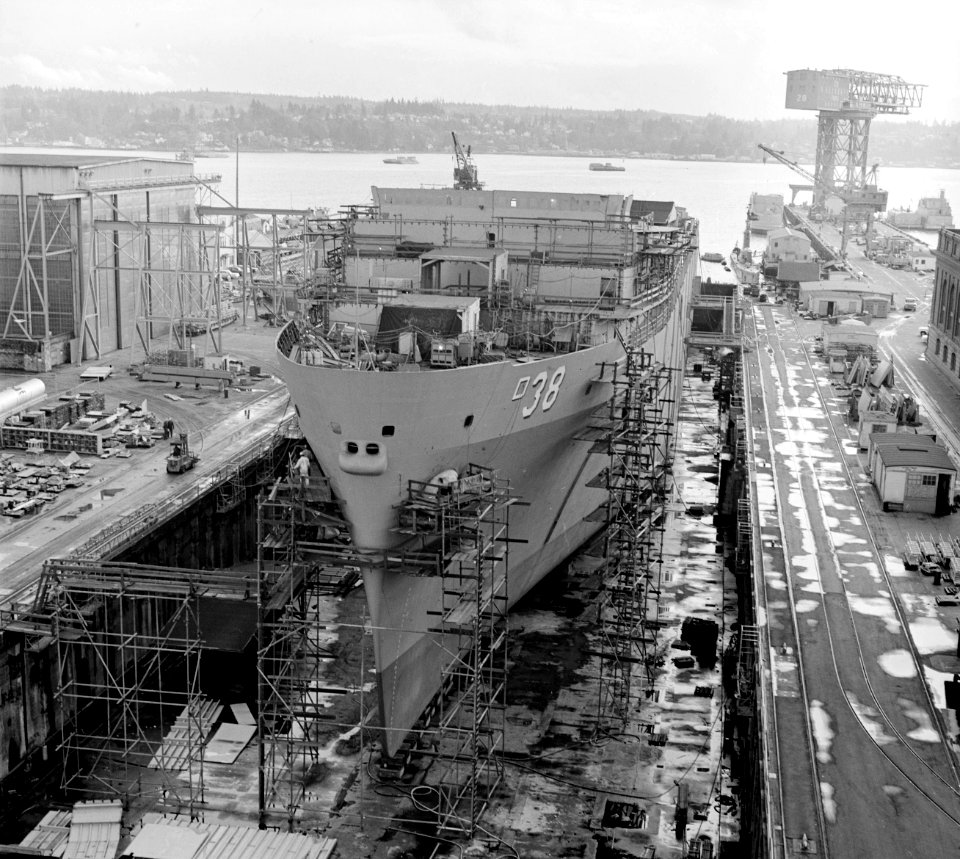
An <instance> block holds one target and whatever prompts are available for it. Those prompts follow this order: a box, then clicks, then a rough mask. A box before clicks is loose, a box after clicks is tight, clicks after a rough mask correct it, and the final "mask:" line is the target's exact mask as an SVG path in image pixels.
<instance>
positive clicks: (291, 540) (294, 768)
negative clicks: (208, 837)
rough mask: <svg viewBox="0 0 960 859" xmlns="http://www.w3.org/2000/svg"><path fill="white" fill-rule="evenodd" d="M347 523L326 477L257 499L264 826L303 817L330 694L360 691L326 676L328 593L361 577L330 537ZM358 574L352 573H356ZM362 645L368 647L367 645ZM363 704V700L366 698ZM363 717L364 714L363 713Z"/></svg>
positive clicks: (285, 482)
mask: <svg viewBox="0 0 960 859" xmlns="http://www.w3.org/2000/svg"><path fill="white" fill-rule="evenodd" d="M342 524H343V523H342V521H340V520H339V518H338V517H337V516H336V515H335V513H334V512H333V502H332V496H331V494H330V489H329V486H328V484H327V483H326V481H325V480H324V479H323V478H319V477H312V478H310V480H309V482H304V481H302V480H301V479H300V478H299V477H298V476H293V475H291V476H289V477H284V478H281V479H280V480H278V481H277V482H276V483H275V484H274V485H273V486H272V487H271V489H270V492H269V493H268V494H266V495H264V496H261V498H260V499H259V501H258V504H257V611H258V623H257V705H258V706H257V711H258V714H257V723H258V740H259V766H258V796H259V803H258V805H259V808H258V813H259V818H260V822H261V824H262V825H267V822H268V821H269V820H270V819H271V818H272V817H274V816H282V818H283V819H284V820H285V821H286V824H287V827H288V828H289V829H290V830H291V831H292V830H293V829H294V828H295V827H296V824H297V820H298V817H299V815H300V814H301V812H302V809H303V806H304V804H305V802H306V801H307V800H308V792H309V786H310V783H311V781H312V780H313V779H314V778H315V776H316V769H317V766H318V762H319V758H320V750H321V748H322V747H323V745H324V744H325V742H326V741H325V740H324V739H323V737H322V736H321V731H320V730H318V728H319V727H320V726H324V727H327V726H329V725H330V724H331V717H330V716H329V715H328V711H327V707H326V704H327V702H328V700H329V699H330V697H331V696H343V695H350V694H354V695H357V696H359V694H360V686H361V685H362V683H363V667H362V666H363V660H362V658H361V670H360V676H359V678H358V679H357V684H356V686H351V687H349V688H348V687H345V686H344V685H343V684H340V683H337V684H333V683H332V682H331V681H330V680H329V679H328V678H327V677H326V676H325V667H326V663H327V660H328V659H330V658H331V657H332V654H331V653H330V651H329V647H328V639H329V632H328V629H329V627H330V624H331V618H330V616H329V611H328V610H325V608H326V607H325V600H326V598H328V597H330V596H332V595H334V594H337V593H341V592H342V590H343V588H344V586H345V584H347V585H349V584H352V583H353V582H355V581H356V579H357V578H358V577H359V576H358V575H357V574H356V572H355V570H356V568H354V567H351V566H350V565H349V563H348V562H349V559H350V552H349V550H348V549H346V548H345V547H343V546H338V545H335V544H332V543H329V542H324V541H323V538H324V537H330V536H334V534H335V532H336V531H337V530H338V529H339V527H340V526H342ZM351 573H353V575H351ZM361 652H362V647H361ZM361 707H362V700H361ZM360 718H361V720H362V714H361V717H360Z"/></svg>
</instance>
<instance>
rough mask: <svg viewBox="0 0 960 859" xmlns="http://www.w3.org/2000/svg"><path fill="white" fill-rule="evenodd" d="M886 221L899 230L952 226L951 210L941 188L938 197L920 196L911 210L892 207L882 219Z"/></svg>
mask: <svg viewBox="0 0 960 859" xmlns="http://www.w3.org/2000/svg"><path fill="white" fill-rule="evenodd" d="M884 220H885V221H886V223H888V224H890V225H891V226H893V227H899V228H900V229H901V230H939V229H940V228H941V227H947V228H948V229H950V228H952V227H953V210H952V209H951V208H950V203H949V202H948V201H947V198H946V193H945V192H944V191H943V190H941V191H940V196H939V197H921V198H920V203H919V204H918V205H917V208H916V209H914V210H913V211H910V210H909V209H892V210H890V211H889V212H887V216H886V218H885V219H884Z"/></svg>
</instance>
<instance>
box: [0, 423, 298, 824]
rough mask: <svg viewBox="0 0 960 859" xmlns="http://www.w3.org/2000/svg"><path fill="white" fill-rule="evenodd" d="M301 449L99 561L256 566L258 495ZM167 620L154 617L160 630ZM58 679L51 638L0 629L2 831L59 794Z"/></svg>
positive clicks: (99, 620)
mask: <svg viewBox="0 0 960 859" xmlns="http://www.w3.org/2000/svg"><path fill="white" fill-rule="evenodd" d="M295 444H296V442H295V440H291V439H286V438H282V439H279V440H278V442H277V444H276V446H275V447H274V449H273V450H272V451H271V453H270V454H269V455H268V456H266V457H265V458H263V459H261V460H257V461H254V462H251V463H250V464H249V465H247V466H245V467H244V468H243V469H242V470H241V471H240V472H239V473H237V474H234V475H233V479H232V480H230V481H223V482H221V483H219V484H213V485H211V486H210V487H209V488H208V490H207V491H206V492H205V493H204V494H202V495H198V496H197V497H196V498H195V499H194V500H193V501H192V503H190V504H185V505H184V506H183V508H182V510H180V511H179V512H177V513H175V514H174V515H173V516H171V517H170V518H168V519H167V520H166V521H164V522H163V523H162V524H157V525H156V526H155V527H153V528H151V529H149V530H148V531H147V532H146V533H144V534H143V535H142V536H140V537H139V538H138V539H136V541H135V542H133V543H132V544H130V545H128V546H126V547H124V548H122V549H119V550H117V549H114V550H113V551H104V552H103V553H102V554H101V556H100V557H98V558H96V560H98V561H106V560H112V561H128V562H130V563H136V564H157V565H162V566H167V567H180V568H187V569H210V570H212V569H223V568H227V567H231V566H234V565H237V564H240V563H243V562H245V561H250V560H251V559H253V558H255V557H256V548H257V496H258V494H259V493H260V491H261V490H262V489H263V487H264V485H265V484H266V483H268V482H270V481H271V480H272V479H273V477H274V475H276V474H277V473H279V472H280V471H281V470H285V469H286V468H287V460H288V457H289V454H290V452H291V451H292V449H293V446H294V445H295ZM91 617H92V619H93V622H94V623H95V624H98V625H99V626H100V628H101V629H103V630H104V631H108V632H117V631H118V630H115V629H113V628H112V627H113V625H114V623H115V619H114V618H112V617H110V616H109V614H108V613H107V612H104V611H102V607H101V610H98V609H97V607H94V609H93V612H92V615H91ZM165 620H166V618H162V617H158V618H155V619H153V621H154V622H155V623H156V624H157V625H162V624H163V623H164V621H165ZM151 632H155V629H151ZM78 671H82V672H83V673H84V675H85V676H86V679H87V680H89V682H91V683H92V684H97V683H102V681H103V676H102V674H103V671H104V668H103V666H101V665H95V664H92V663H91V664H88V665H85V666H82V667H80V668H79V669H78ZM58 675H59V669H58V664H57V651H56V642H55V640H54V638H53V637H52V636H50V635H27V634H25V633H23V632H20V631H13V630H11V629H6V628H5V629H2V631H0V831H3V832H7V831H11V830H10V829H9V827H11V826H14V825H16V824H18V823H19V821H20V818H21V813H22V811H23V809H24V808H26V807H28V806H30V805H31V804H33V802H34V801H35V799H31V797H36V796H37V795H39V794H43V795H46V796H48V797H55V796H56V792H57V788H58V786H59V783H60V775H61V773H60V766H61V755H60V752H59V750H58V746H59V742H60V736H61V730H62V728H63V713H62V712H61V709H60V707H59V704H58V702H57V700H56V693H57V689H58V684H59V682H60V680H59V676H58Z"/></svg>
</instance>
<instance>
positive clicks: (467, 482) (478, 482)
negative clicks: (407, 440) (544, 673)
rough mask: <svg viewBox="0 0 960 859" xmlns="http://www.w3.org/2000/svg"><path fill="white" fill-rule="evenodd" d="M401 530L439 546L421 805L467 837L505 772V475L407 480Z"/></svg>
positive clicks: (447, 829) (476, 471)
mask: <svg viewBox="0 0 960 859" xmlns="http://www.w3.org/2000/svg"><path fill="white" fill-rule="evenodd" d="M407 493H408V494H407V499H406V501H405V503H404V504H402V505H401V507H400V511H399V530H400V531H401V533H404V534H407V535H410V536H411V537H414V538H422V539H424V540H425V541H427V543H428V544H432V545H434V546H435V551H436V556H437V561H438V563H436V564H435V565H434V566H433V567H432V569H433V570H434V574H435V575H438V576H439V577H440V591H441V594H442V600H441V605H440V606H439V607H438V608H437V609H436V610H435V611H432V612H431V613H430V614H431V616H432V617H434V618H436V626H434V627H432V628H430V629H429V630H426V632H429V633H433V634H435V635H437V636H438V641H439V643H440V646H441V647H443V648H444V651H445V660H444V667H443V670H442V682H441V687H440V688H441V691H440V694H439V695H438V697H437V698H436V699H435V701H434V703H433V704H432V706H431V707H429V708H428V710H427V712H426V713H425V715H424V718H423V719H422V720H421V723H420V724H419V725H418V726H417V728H418V730H417V731H416V732H415V736H414V739H415V742H416V743H417V744H418V747H419V748H418V752H419V753H420V754H424V753H425V752H426V750H427V749H428V748H429V749H430V752H429V754H431V755H433V756H435V758H436V762H435V764H434V768H433V771H432V772H431V773H430V776H429V788H428V789H427V793H428V795H429V796H430V798H431V799H432V805H431V803H430V802H429V801H428V802H427V803H425V804H426V805H428V806H430V807H432V809H433V810H434V812H435V815H436V816H435V823H436V826H437V829H438V831H439V832H441V833H446V834H450V835H465V836H468V837H469V836H472V835H473V834H474V832H475V831H476V828H477V824H478V823H479V820H480V817H481V816H482V815H483V813H484V811H485V810H486V808H487V805H488V804H489V802H490V799H491V797H492V796H493V793H494V792H495V791H496V789H497V787H498V786H499V785H500V783H501V781H502V779H503V768H502V765H501V763H500V755H501V753H502V749H503V739H504V732H505V711H506V672H507V628H508V627H507V610H508V568H509V546H510V536H509V511H510V507H511V506H512V505H513V504H515V503H517V499H516V498H514V497H512V496H511V495H510V492H509V485H508V484H507V482H506V481H503V480H501V479H500V478H498V477H496V475H495V474H494V472H493V471H491V470H490V469H487V468H483V467H481V466H478V465H471V466H469V467H468V469H467V471H466V473H465V474H464V475H463V476H461V477H460V478H459V479H458V480H457V481H456V482H455V483H453V484H452V485H450V486H449V487H440V488H438V487H437V486H435V485H433V484H429V483H422V482H420V481H416V480H412V481H410V482H409V484H408V490H407Z"/></svg>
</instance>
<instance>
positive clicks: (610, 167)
mask: <svg viewBox="0 0 960 859" xmlns="http://www.w3.org/2000/svg"><path fill="white" fill-rule="evenodd" d="M590 169H591V170H601V171H609V172H611V173H623V172H624V171H625V170H626V169H627V168H626V167H620V166H617V165H616V164H611V163H610V162H609V161H591V162H590Z"/></svg>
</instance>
